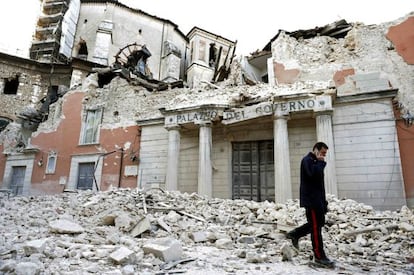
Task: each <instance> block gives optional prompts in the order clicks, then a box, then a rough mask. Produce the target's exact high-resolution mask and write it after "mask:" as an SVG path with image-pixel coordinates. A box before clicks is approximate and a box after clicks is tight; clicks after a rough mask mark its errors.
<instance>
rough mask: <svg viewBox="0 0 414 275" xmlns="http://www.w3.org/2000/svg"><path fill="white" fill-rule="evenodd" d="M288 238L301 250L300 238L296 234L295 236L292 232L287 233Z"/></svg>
mask: <svg viewBox="0 0 414 275" xmlns="http://www.w3.org/2000/svg"><path fill="white" fill-rule="evenodd" d="M286 238H288V239H289V240H291V241H292V245H293V246H294V247H295V248H296V249H297V250H299V238H296V237H295V236H293V235H292V234H291V233H287V234H286Z"/></svg>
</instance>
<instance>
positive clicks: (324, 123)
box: [315, 111, 338, 196]
mask: <svg viewBox="0 0 414 275" xmlns="http://www.w3.org/2000/svg"><path fill="white" fill-rule="evenodd" d="M315 116H316V137H317V139H318V140H317V141H322V142H325V143H326V145H328V147H329V150H328V153H327V155H326V167H325V188H326V192H327V193H329V194H333V195H335V196H337V195H338V184H337V181H336V164H335V148H334V147H335V146H334V140H333V129H332V111H322V112H315Z"/></svg>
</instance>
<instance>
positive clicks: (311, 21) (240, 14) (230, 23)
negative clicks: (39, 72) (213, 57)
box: [0, 0, 414, 55]
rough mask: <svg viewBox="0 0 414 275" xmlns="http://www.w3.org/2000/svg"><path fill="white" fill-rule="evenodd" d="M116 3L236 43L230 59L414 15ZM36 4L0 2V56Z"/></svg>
mask: <svg viewBox="0 0 414 275" xmlns="http://www.w3.org/2000/svg"><path fill="white" fill-rule="evenodd" d="M119 1H120V2H121V3H123V4H125V5H127V6H130V7H132V8H136V9H141V10H143V11H144V12H146V13H149V14H151V15H155V16H157V17H161V18H163V19H167V20H170V21H171V22H173V23H175V24H177V25H178V28H179V29H180V30H181V31H182V32H183V33H184V34H187V33H188V32H189V31H190V30H191V28H192V27H194V26H197V27H199V28H202V29H204V30H207V31H209V32H212V33H215V34H217V35H220V36H222V37H225V38H227V39H229V40H232V41H237V50H236V53H237V54H243V55H249V54H250V53H252V52H254V51H255V50H257V49H263V48H264V46H265V45H266V44H267V43H268V42H269V41H270V40H271V39H272V38H273V37H274V36H275V35H276V34H277V32H278V30H280V29H282V30H286V31H296V30H299V29H311V28H314V27H321V26H325V25H327V24H330V23H333V22H335V21H337V20H340V19H345V20H346V21H347V22H348V23H354V22H361V23H364V24H380V23H384V22H389V21H394V20H397V19H399V18H401V17H404V16H406V15H407V14H408V13H410V12H414V1H413V0H393V1H384V0H380V1H373V0H365V1H363V0H347V1H332V0H312V1H309V0H287V1H271V0H254V1H243V0H242V1H230V0H227V1H225V0H208V1H194V0H146V1H142V0H119ZM39 3H40V1H39V0H13V1H1V4H0V26H1V27H0V37H1V39H0V50H3V49H4V48H8V49H9V51H10V49H12V51H14V52H16V54H17V55H18V54H19V52H24V51H25V48H28V47H30V42H31V38H32V35H33V32H34V29H35V22H36V18H37V11H38V10H39V8H40V5H39ZM22 7H24V8H22Z"/></svg>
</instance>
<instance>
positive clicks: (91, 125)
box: [80, 109, 102, 144]
mask: <svg viewBox="0 0 414 275" xmlns="http://www.w3.org/2000/svg"><path fill="white" fill-rule="evenodd" d="M101 120H102V109H95V110H87V113H86V118H85V121H84V123H83V126H82V131H81V141H80V144H93V143H98V138H99V125H100V124H101Z"/></svg>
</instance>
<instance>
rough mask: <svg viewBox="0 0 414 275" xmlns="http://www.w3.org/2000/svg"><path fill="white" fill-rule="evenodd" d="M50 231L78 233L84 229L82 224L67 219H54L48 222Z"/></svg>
mask: <svg viewBox="0 0 414 275" xmlns="http://www.w3.org/2000/svg"><path fill="white" fill-rule="evenodd" d="M49 226H50V232H54V233H62V234H79V233H83V231H85V230H84V229H83V227H82V226H80V225H79V224H77V223H74V222H71V221H68V220H56V221H53V222H50V223H49Z"/></svg>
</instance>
